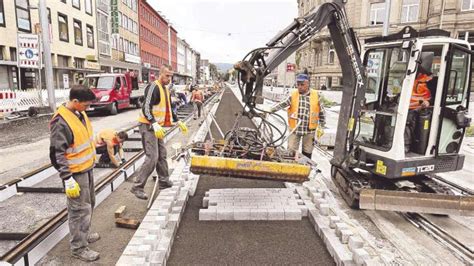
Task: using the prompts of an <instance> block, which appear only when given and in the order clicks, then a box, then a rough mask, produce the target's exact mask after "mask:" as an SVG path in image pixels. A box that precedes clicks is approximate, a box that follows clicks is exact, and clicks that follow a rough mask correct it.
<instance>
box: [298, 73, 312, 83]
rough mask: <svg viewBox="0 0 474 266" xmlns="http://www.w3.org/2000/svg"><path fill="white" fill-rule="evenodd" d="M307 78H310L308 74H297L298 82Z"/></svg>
mask: <svg viewBox="0 0 474 266" xmlns="http://www.w3.org/2000/svg"><path fill="white" fill-rule="evenodd" d="M306 80H309V78H308V75H306V74H298V76H296V82H298V81H306Z"/></svg>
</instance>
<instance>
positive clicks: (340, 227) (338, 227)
mask: <svg viewBox="0 0 474 266" xmlns="http://www.w3.org/2000/svg"><path fill="white" fill-rule="evenodd" d="M344 229H348V226H347V224H346V223H344V222H339V223H336V236H337V237H341V230H344Z"/></svg>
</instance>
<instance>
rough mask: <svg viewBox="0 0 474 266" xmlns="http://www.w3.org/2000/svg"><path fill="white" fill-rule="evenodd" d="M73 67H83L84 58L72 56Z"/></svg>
mask: <svg viewBox="0 0 474 266" xmlns="http://www.w3.org/2000/svg"><path fill="white" fill-rule="evenodd" d="M74 67H75V68H84V59H82V58H77V57H74Z"/></svg>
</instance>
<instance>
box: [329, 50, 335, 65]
mask: <svg viewBox="0 0 474 266" xmlns="http://www.w3.org/2000/svg"><path fill="white" fill-rule="evenodd" d="M335 54H336V53H335V52H334V50H332V49H331V50H329V54H328V64H334V56H335Z"/></svg>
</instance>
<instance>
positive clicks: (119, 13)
mask: <svg viewBox="0 0 474 266" xmlns="http://www.w3.org/2000/svg"><path fill="white" fill-rule="evenodd" d="M118 25H119V26H122V12H120V11H119V12H118Z"/></svg>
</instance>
